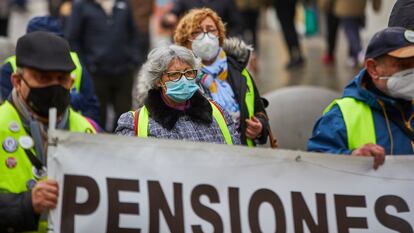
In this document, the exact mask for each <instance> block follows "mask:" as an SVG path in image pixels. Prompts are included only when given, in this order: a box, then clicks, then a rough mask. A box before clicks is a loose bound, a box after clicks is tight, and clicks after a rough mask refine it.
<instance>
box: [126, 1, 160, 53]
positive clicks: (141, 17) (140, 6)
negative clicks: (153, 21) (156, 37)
mask: <svg viewBox="0 0 414 233" xmlns="http://www.w3.org/2000/svg"><path fill="white" fill-rule="evenodd" d="M130 4H131V11H132V14H133V16H134V21H135V25H136V26H137V30H138V36H137V39H138V43H139V48H140V52H141V55H140V56H141V57H143V58H144V57H146V56H147V54H148V52H149V49H150V18H151V16H152V13H153V11H154V7H155V1H154V0H130Z"/></svg>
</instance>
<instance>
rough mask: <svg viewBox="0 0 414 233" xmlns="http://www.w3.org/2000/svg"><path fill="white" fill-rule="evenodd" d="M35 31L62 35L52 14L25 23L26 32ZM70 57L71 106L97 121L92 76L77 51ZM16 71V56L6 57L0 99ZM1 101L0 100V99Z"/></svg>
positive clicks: (97, 103)
mask: <svg viewBox="0 0 414 233" xmlns="http://www.w3.org/2000/svg"><path fill="white" fill-rule="evenodd" d="M35 31H46V32H52V33H54V34H55V35H57V36H60V37H64V36H63V29H62V25H61V23H60V21H59V19H57V18H55V17H52V16H39V17H34V18H32V19H31V20H30V21H29V23H28V24H27V28H26V33H30V32H35ZM70 54H71V57H72V60H73V62H74V63H75V65H76V69H74V70H73V71H72V73H71V75H72V77H73V78H74V79H75V82H74V83H73V86H72V89H71V92H70V104H71V107H72V108H73V109H74V110H75V111H78V112H80V113H82V115H84V116H85V117H89V118H91V119H92V120H94V121H95V122H99V120H100V116H99V101H98V98H97V97H96V94H95V88H94V85H93V82H92V78H91V76H90V75H89V72H88V71H87V69H86V67H85V66H83V64H82V63H81V61H80V59H79V57H78V55H77V53H75V52H71V53H70ZM13 72H16V56H11V57H9V58H7V59H6V60H5V62H4V65H3V66H2V67H1V73H0V99H3V100H4V99H7V97H8V96H9V95H10V93H11V90H12V88H13V86H12V83H11V80H10V77H11V74H12V73H13ZM0 102H1V100H0Z"/></svg>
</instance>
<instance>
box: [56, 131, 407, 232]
mask: <svg viewBox="0 0 414 233" xmlns="http://www.w3.org/2000/svg"><path fill="white" fill-rule="evenodd" d="M50 137H51V138H52V141H53V143H51V145H50V147H49V159H48V166H49V178H51V179H56V180H57V181H58V183H59V185H60V186H59V187H60V196H59V203H58V207H57V208H56V209H55V210H53V211H51V212H50V216H49V226H50V228H51V229H52V230H51V231H52V232H61V233H72V232H88V233H89V232H110V233H116V232H131V233H132V232H235V233H238V232H277V233H285V232H318V233H320V232H338V233H345V232H352V233H357V232H361V233H362V232H375V233H382V232H413V227H414V213H413V208H414V197H413V195H414V156H413V157H411V156H406V157H404V156H401V157H391V156H390V157H387V160H386V162H385V165H383V166H382V167H380V168H379V170H377V171H375V170H373V169H372V159H371V158H355V157H349V156H340V155H323V154H312V153H305V152H300V151H285V150H271V149H261V148H257V149H249V148H246V147H239V146H225V145H214V144H203V143H191V142H179V141H165V140H152V139H138V138H133V137H119V136H112V135H97V136H93V135H87V134H71V133H65V132H59V131H57V132H54V133H53V135H51V136H50Z"/></svg>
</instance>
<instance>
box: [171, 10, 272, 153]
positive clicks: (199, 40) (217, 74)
mask: <svg viewBox="0 0 414 233" xmlns="http://www.w3.org/2000/svg"><path fill="white" fill-rule="evenodd" d="M225 33H226V31H225V28H224V24H223V22H222V20H221V19H220V17H219V16H218V15H217V14H216V12H214V11H213V10H211V9H209V8H201V9H193V10H191V11H190V12H189V13H187V14H186V15H184V17H183V18H182V19H181V20H180V22H179V24H178V26H177V28H176V31H175V32H174V41H175V43H176V44H178V45H182V46H185V47H187V48H189V49H192V50H193V52H194V54H195V55H196V56H198V57H199V58H201V59H202V65H201V72H200V74H199V78H198V81H199V82H200V86H201V87H202V88H203V89H204V92H205V93H206V94H207V96H209V97H210V98H212V99H213V100H214V101H215V102H217V103H218V104H219V105H220V106H222V107H223V108H224V110H226V111H227V112H228V113H229V114H230V115H231V117H232V119H233V121H234V122H235V123H236V128H237V130H238V131H239V132H240V137H241V142H242V144H245V145H248V146H255V145H256V143H259V144H264V143H266V140H267V136H268V134H269V132H268V125H269V123H268V118H267V115H266V112H265V109H264V106H263V102H262V99H261V97H260V94H259V92H258V91H257V88H256V86H255V84H254V81H253V79H252V78H251V76H250V74H249V72H248V71H247V69H246V66H247V63H248V61H249V56H250V52H251V50H252V49H251V47H248V46H246V45H245V44H244V43H243V42H242V41H239V40H237V39H229V40H226V42H225V41H224V39H225V37H226V34H225Z"/></svg>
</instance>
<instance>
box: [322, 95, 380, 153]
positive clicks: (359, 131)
mask: <svg viewBox="0 0 414 233" xmlns="http://www.w3.org/2000/svg"><path fill="white" fill-rule="evenodd" d="M334 105H338V107H339V109H340V110H341V113H342V117H343V119H344V122H345V127H346V134H347V138H348V149H349V150H354V149H356V148H359V147H361V146H363V145H365V144H367V143H374V144H376V142H377V137H376V133H375V125H374V118H373V116H372V110H371V107H370V106H368V105H367V104H365V103H364V102H362V101H359V100H356V99H354V98H351V97H345V98H342V99H337V100H334V101H333V102H332V103H331V104H330V105H329V106H328V107H327V108H326V109H325V111H324V114H325V113H327V112H328V111H329V110H330V109H331V108H332V107H333V106H334Z"/></svg>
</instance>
